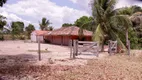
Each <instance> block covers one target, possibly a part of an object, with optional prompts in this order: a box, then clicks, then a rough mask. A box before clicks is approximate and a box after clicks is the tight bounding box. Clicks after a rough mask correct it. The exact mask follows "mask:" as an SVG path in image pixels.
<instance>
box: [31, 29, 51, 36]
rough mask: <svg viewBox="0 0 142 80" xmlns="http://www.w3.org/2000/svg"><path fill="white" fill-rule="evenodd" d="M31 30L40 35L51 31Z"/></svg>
mask: <svg viewBox="0 0 142 80" xmlns="http://www.w3.org/2000/svg"><path fill="white" fill-rule="evenodd" d="M33 32H35V33H36V35H37V36H42V35H45V34H48V33H49V32H51V31H41V30H35V31H33ZM33 32H32V33H33Z"/></svg>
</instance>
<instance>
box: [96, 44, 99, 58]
mask: <svg viewBox="0 0 142 80" xmlns="http://www.w3.org/2000/svg"><path fill="white" fill-rule="evenodd" d="M96 44H97V57H99V43H98V42H97V43H96Z"/></svg>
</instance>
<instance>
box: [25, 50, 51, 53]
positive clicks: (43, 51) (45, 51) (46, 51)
mask: <svg viewBox="0 0 142 80" xmlns="http://www.w3.org/2000/svg"><path fill="white" fill-rule="evenodd" d="M28 52H38V50H28ZM40 52H41V53H48V52H49V51H48V50H40Z"/></svg>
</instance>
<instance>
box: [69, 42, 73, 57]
mask: <svg viewBox="0 0 142 80" xmlns="http://www.w3.org/2000/svg"><path fill="white" fill-rule="evenodd" d="M72 43H73V41H72V40H70V42H69V46H70V58H71V59H72V57H73V51H72V50H73V49H72V46H73V45H72Z"/></svg>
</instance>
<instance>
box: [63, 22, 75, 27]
mask: <svg viewBox="0 0 142 80" xmlns="http://www.w3.org/2000/svg"><path fill="white" fill-rule="evenodd" d="M69 26H74V24H71V23H64V24H62V27H69Z"/></svg>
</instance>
